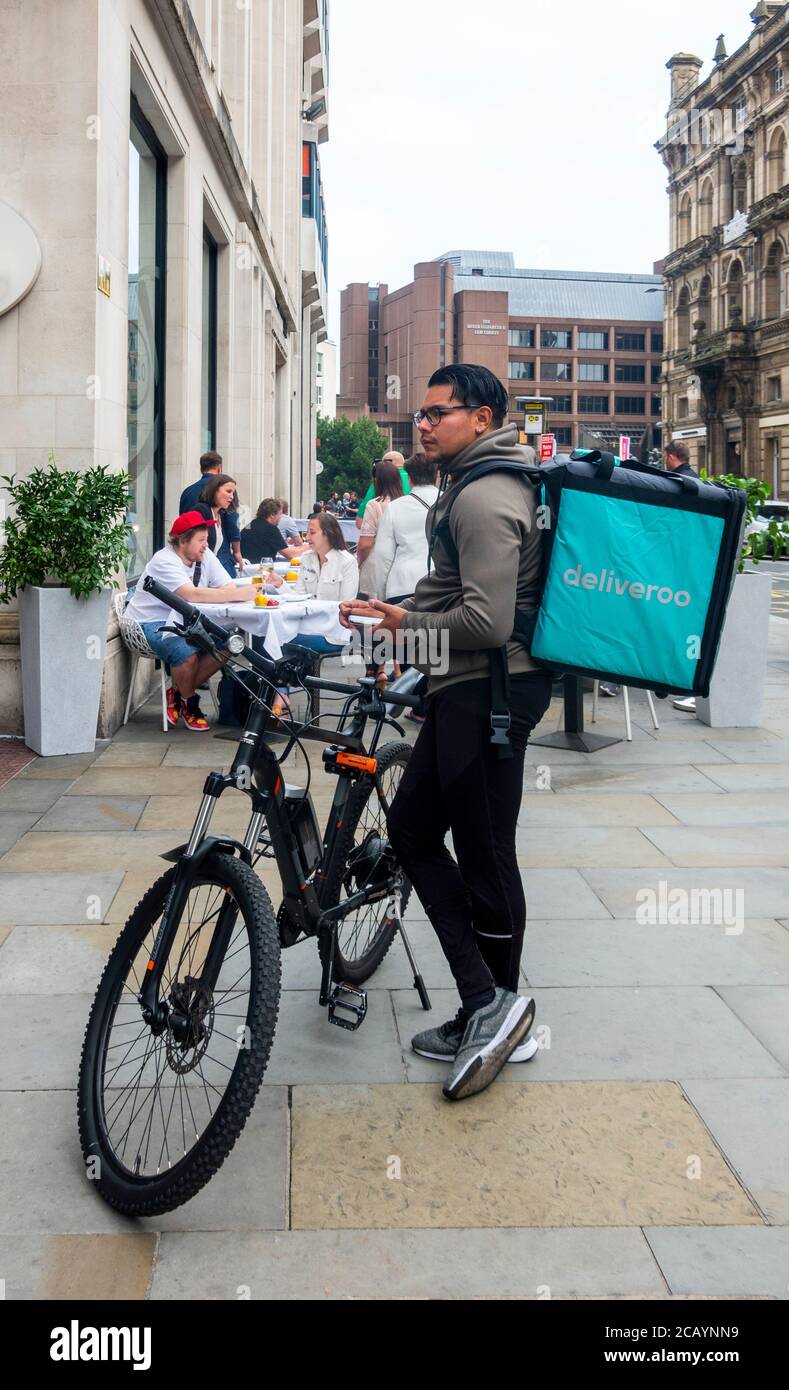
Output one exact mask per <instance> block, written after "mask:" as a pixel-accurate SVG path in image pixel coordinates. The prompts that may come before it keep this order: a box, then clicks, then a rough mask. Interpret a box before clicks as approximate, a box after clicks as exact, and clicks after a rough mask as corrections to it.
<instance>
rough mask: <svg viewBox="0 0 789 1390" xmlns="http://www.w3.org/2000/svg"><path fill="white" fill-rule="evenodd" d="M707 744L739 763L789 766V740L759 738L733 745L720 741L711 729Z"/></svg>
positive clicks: (729, 742)
mask: <svg viewBox="0 0 789 1390" xmlns="http://www.w3.org/2000/svg"><path fill="white" fill-rule="evenodd" d="M707 742H708V743H709V746H710V748H714V749H716V751H717V752H719V753H726V754H728V756H729V757H730V758H734V760H735V762H738V763H767V764H768V765H769V766H770V767H774V766H776V765H777V766H780V765H781V764H783V766H784V767H785V766H786V765H787V764H789V739H763V738H762V739H759V738H757V739H753V740H750V741H747V742H746V741H743V742H742V743H737V744H736V745H733V744H732V743H731V741H726V740H720V739H718V738H717V737H716V731H715V730H714V729H711V730H710V733H709V737H708V739H707ZM695 761H696V759H694V762H695Z"/></svg>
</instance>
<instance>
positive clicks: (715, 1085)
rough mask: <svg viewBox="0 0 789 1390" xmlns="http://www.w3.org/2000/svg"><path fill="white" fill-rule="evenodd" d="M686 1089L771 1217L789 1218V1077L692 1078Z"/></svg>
mask: <svg viewBox="0 0 789 1390" xmlns="http://www.w3.org/2000/svg"><path fill="white" fill-rule="evenodd" d="M683 1089H684V1091H685V1093H686V1095H687V1096H688V1099H689V1100H690V1101H691V1103H692V1105H694V1106H695V1108H696V1110H698V1112H699V1114H700V1116H701V1118H702V1120H703V1121H704V1123H705V1125H706V1126H707V1128H708V1129H709V1131H710V1133H711V1134H712V1135H713V1136H714V1138H715V1140H716V1142H717V1143H718V1144H719V1145H720V1147H721V1149H722V1150H723V1153H724V1154H725V1155H726V1157H727V1159H728V1160H729V1163H730V1164H731V1165H732V1168H733V1169H734V1171H735V1172H736V1173H737V1174H738V1176H739V1178H740V1180H741V1182H742V1183H743V1185H744V1186H745V1187H746V1188H747V1189H748V1191H749V1193H750V1194H751V1196H752V1197H753V1200H754V1201H755V1202H757V1203H758V1205H759V1207H760V1209H761V1210H762V1212H763V1213H764V1215H765V1217H766V1218H767V1221H768V1222H769V1223H770V1224H771V1225H776V1226H785V1225H787V1224H789V1164H787V1161H786V1155H787V1153H789V1078H785V1079H783V1080H771V1079H768V1078H766V1077H761V1078H756V1079H753V1080H749V1081H745V1080H737V1079H732V1080H729V1081H698V1080H688V1081H686V1082H683ZM656 1224H658V1225H660V1224H663V1223H660V1222H658V1223H656ZM787 1284H789V1278H787Z"/></svg>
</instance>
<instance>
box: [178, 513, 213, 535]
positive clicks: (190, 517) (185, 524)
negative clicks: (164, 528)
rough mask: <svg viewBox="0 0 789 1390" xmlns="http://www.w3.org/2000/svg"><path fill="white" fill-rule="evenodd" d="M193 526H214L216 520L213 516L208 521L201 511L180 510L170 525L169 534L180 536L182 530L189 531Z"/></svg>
mask: <svg viewBox="0 0 789 1390" xmlns="http://www.w3.org/2000/svg"><path fill="white" fill-rule="evenodd" d="M195 526H216V522H215V521H214V518H213V517H211V520H210V521H209V520H208V518H207V517H205V516H203V514H202V512H181V515H180V516H177V517H176V518H175V521H174V522H173V524H172V526H171V527H170V535H171V536H182V535H183V533H184V531H191V530H193V529H194V527H195Z"/></svg>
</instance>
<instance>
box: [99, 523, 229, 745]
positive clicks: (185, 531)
mask: <svg viewBox="0 0 789 1390" xmlns="http://www.w3.org/2000/svg"><path fill="white" fill-rule="evenodd" d="M215 525H216V522H215V521H207V520H206V518H205V517H203V516H202V515H201V514H200V512H183V513H182V514H181V516H179V517H176V519H175V521H174V522H173V525H172V529H171V531H170V535H169V538H168V542H167V545H165V546H163V547H162V549H161V550H157V552H156V554H155V555H153V556H152V557H151V559H150V560H149V561H148V563H147V565H146V566H145V569H144V570H143V572H142V574H141V575H140V578H139V580H138V582H137V587H136V589H135V590H134V593H133V594H132V597H131V599H130V601H129V603H128V605H127V607H126V614H128V615H129V617H130V618H134V620H135V621H136V622H138V623H139V625H140V627H141V628H142V630H143V632H144V633H145V636H146V639H147V641H148V645H149V647H150V648H151V651H152V652H154V654H155V655H156V656H158V657H159V659H160V661H163V662H164V663H165V666H167V667H168V669H169V670H170V672H171V675H172V679H173V682H174V684H173V685H171V686H170V689H169V690H168V691H167V720H168V723H169V724H171V725H175V724H177V723H178V721H179V719H180V718H181V716H182V715H183V721H184V723H185V725H186V727H187V729H192V730H195V731H197V732H203V731H205V730H206V729H207V728H208V720H207V719H206V718H205V715H204V714H203V712H202V710H201V708H200V697H199V695H198V693H197V692H198V690H199V688H200V686H201V685H202V684H203V682H204V681H206V680H208V677H209V676H212V675H213V674H214V672H215V671H218V670H219V669H220V664H221V663H220V662H218V661H216V660H215V659H214V658H213V657H212V656H209V655H208V654H207V653H205V652H197V651H195V649H194V647H191V646H190V645H189V643H188V642H187V641H186V639H185V638H183V637H179V636H178V635H177V634H174V633H169V632H161V631H160V628H161V627H162V626H163V625H164V624H169V623H170V622H171V621H172V620H174V619H175V618H176V617H177V615H175V614H174V613H173V610H172V609H171V608H168V606H167V604H166V603H162V602H161V600H160V599H158V598H156V597H155V596H154V595H153V594H149V593H148V592H147V591H146V590H145V589H144V588H143V580H144V579H146V578H147V577H148V576H150V577H151V579H156V580H158V582H159V583H160V584H164V586H165V587H166V588H168V589H171V590H172V591H173V593H176V594H178V595H179V597H180V598H183V599H185V600H186V602H187V603H242V602H249V600H250V599H252V598H254V596H255V590H254V588H253V587H252V585H251V584H244V585H239V584H235V583H234V582H233V581H232V580H228V577H227V570H226V569H225V567H224V565H222V564H220V562H219V561H218V560H217V558H216V556H215V555H214V554H213V553H212V552H211V551H210V550H209V549H208V527H209V526H215ZM124 616H125V615H124Z"/></svg>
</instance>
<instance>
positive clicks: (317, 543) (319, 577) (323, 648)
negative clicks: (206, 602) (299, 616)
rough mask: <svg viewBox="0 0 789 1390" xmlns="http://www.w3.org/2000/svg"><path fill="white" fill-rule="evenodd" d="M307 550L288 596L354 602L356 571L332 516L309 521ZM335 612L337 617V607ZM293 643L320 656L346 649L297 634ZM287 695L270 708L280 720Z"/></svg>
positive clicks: (276, 579) (321, 515) (277, 577)
mask: <svg viewBox="0 0 789 1390" xmlns="http://www.w3.org/2000/svg"><path fill="white" fill-rule="evenodd" d="M307 547H308V550H307V553H306V554H305V555H304V556H303V557H302V561H301V566H300V569H299V577H298V580H297V581H296V583H295V584H291V585H289V586H288V587H289V590H290V593H292V594H298V595H300V596H303V597H304V598H319V599H329V600H336V601H337V603H338V605H339V603H340V602H341V601H345V602H347V601H348V600H349V599H354V598H356V595H357V593H358V591H359V571H358V569H357V567H356V561H355V559H354V557H353V556H352V555H351V553H350V552H349V550H348V547H347V545H346V544H345V539H344V537H343V534H342V531H341V529H340V523H339V521H338V520H337V518H336V517H334V516H332V515H331V512H319V514H318V515H317V516H311V517H310V519H309V523H308V525H307ZM270 582H271V583H272V584H273V585H275V587H276V588H278V589H279V588H280V586H281V585H282V583H283V580H282V578H281V576H280V575H278V574H273V575H272V576H271V580H270ZM337 612H338V615H339V607H338V610H337ZM350 638H351V633H350V631H349V632H348V636H347V638H346V639H345V640H346V641H350ZM293 641H294V642H296V643H298V645H299V646H300V647H309V648H310V650H311V651H314V652H316V653H317V654H318V655H319V656H339V655H340V653H341V652H342V651H344V649H345V648H344V643H343V642H339V643H338V642H329V641H328V640H327V639H326V638H325V637H323V636H321V635H320V634H318V633H297V634H296V636H295V638H293ZM287 693H288V692H287V690H281V691H280V692H279V695H278V696H277V697H275V700H274V703H273V704H272V707H271V708H272V709H273V711H274V713H275V714H278V715H280V717H281V716H282V715H283V713H284V711H285V709H286V708H287V698H286V697H287Z"/></svg>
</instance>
